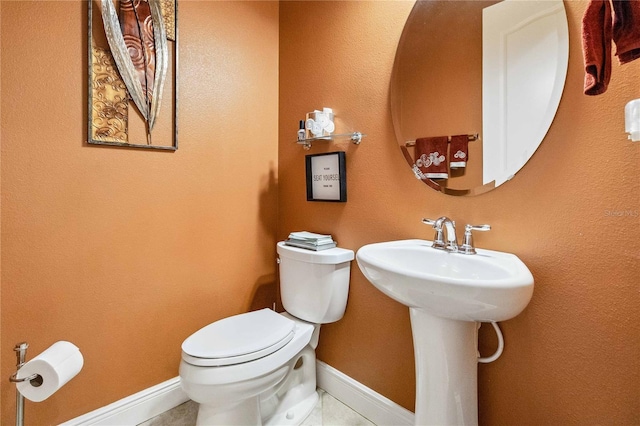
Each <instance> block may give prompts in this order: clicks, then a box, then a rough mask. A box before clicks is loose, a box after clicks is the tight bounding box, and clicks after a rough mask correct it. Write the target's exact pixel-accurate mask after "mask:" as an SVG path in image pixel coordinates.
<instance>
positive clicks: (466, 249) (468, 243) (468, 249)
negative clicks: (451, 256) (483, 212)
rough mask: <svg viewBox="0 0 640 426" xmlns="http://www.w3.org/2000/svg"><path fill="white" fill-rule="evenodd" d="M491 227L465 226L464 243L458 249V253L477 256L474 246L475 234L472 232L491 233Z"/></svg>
mask: <svg viewBox="0 0 640 426" xmlns="http://www.w3.org/2000/svg"><path fill="white" fill-rule="evenodd" d="M490 229H491V225H469V224H467V225H465V227H464V243H463V244H462V245H461V246H460V247H459V248H458V252H460V253H462V254H476V249H475V247H474V246H473V234H472V233H471V231H489V230H490Z"/></svg>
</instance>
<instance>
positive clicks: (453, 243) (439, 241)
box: [422, 216, 491, 254]
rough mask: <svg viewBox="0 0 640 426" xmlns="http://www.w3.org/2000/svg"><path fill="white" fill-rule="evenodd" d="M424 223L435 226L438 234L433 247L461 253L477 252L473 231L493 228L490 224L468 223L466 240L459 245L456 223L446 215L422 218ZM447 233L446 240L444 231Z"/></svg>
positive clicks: (465, 233)
mask: <svg viewBox="0 0 640 426" xmlns="http://www.w3.org/2000/svg"><path fill="white" fill-rule="evenodd" d="M422 223H424V224H427V225H431V226H433V229H435V230H436V235H435V236H434V237H433V244H432V245H431V247H433V248H435V249H438V250H447V251H450V252H452V253H461V254H476V250H475V247H474V246H473V236H472V234H471V231H488V230H490V229H491V226H490V225H466V226H465V227H464V231H465V232H464V241H463V244H462V245H461V246H458V236H457V235H456V223H455V222H454V221H453V220H451V219H449V218H448V217H446V216H442V217H440V218H438V219H437V220H431V219H422ZM445 231H446V233H447V237H446V240H445V236H444V233H445Z"/></svg>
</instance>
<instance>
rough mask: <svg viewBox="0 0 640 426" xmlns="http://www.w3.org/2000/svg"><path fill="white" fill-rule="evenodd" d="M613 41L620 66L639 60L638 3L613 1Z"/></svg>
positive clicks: (621, 0) (639, 20)
mask: <svg viewBox="0 0 640 426" xmlns="http://www.w3.org/2000/svg"><path fill="white" fill-rule="evenodd" d="M613 41H614V43H615V44H616V56H617V57H618V59H619V60H620V63H621V64H626V63H627V62H631V61H633V60H634V59H638V58H640V1H638V0H613Z"/></svg>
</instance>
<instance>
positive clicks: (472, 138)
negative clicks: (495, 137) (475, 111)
mask: <svg viewBox="0 0 640 426" xmlns="http://www.w3.org/2000/svg"><path fill="white" fill-rule="evenodd" d="M467 138H469V142H473V141H477V140H478V139H480V135H479V134H478V133H476V134H473V135H467ZM447 141H448V142H451V136H447ZM415 145H416V141H415V139H414V140H412V141H406V142H405V143H404V146H415Z"/></svg>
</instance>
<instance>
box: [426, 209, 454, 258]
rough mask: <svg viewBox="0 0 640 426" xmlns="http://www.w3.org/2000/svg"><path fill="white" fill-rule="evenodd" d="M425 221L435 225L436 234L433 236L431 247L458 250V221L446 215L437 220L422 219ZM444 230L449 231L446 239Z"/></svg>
mask: <svg viewBox="0 0 640 426" xmlns="http://www.w3.org/2000/svg"><path fill="white" fill-rule="evenodd" d="M422 222H423V223H426V224H427V225H431V226H433V229H435V230H436V235H435V237H434V238H433V244H432V246H431V247H433V248H435V249H439V250H447V251H452V252H457V251H458V236H457V235H456V223H455V222H454V221H453V220H451V219H449V218H448V217H446V216H442V217H440V218H438V219H437V220H431V219H422ZM444 231H446V232H447V238H446V241H445V238H444Z"/></svg>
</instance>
